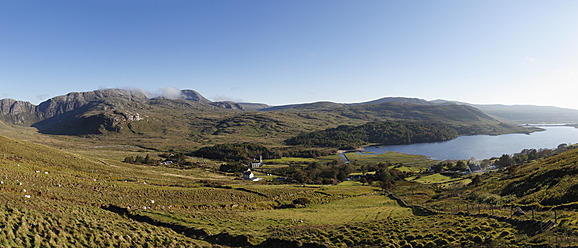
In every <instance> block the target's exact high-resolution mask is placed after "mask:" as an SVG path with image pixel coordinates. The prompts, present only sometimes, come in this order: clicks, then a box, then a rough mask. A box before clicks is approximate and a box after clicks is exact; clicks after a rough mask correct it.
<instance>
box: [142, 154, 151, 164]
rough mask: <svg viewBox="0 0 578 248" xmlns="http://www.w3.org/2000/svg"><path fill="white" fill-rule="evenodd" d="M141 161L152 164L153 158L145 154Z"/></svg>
mask: <svg viewBox="0 0 578 248" xmlns="http://www.w3.org/2000/svg"><path fill="white" fill-rule="evenodd" d="M143 162H144V164H152V163H153V160H152V159H151V156H150V155H148V154H147V155H146V157H145V158H144V161H143Z"/></svg>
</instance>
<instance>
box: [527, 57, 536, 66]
mask: <svg viewBox="0 0 578 248" xmlns="http://www.w3.org/2000/svg"><path fill="white" fill-rule="evenodd" d="M526 61H528V62H530V63H532V64H534V63H536V58H533V57H530V56H526Z"/></svg>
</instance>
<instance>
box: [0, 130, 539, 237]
mask: <svg viewBox="0 0 578 248" xmlns="http://www.w3.org/2000/svg"><path fill="white" fill-rule="evenodd" d="M126 154H146V150H143V149H142V148H138V147H114V146H110V147H93V148H88V147H85V148H72V149H71V148H52V147H48V146H44V145H38V144H33V143H29V142H25V141H21V140H15V139H11V138H6V137H3V136H0V175H2V176H3V178H2V184H0V199H1V200H2V202H3V205H2V206H0V221H1V223H2V225H3V226H2V227H0V228H2V230H1V231H0V244H2V246H5V247H10V246H11V247H23V246H25V247H35V246H38V247H41V246H48V247H57V246H58V247H79V246H83V247H108V246H111V247H151V246H152V247H160V246H162V247H194V246H213V245H219V246H245V247H250V246H255V245H261V246H264V247H273V246H274V247H279V246H286V247H305V246H315V247H342V246H357V247H363V246H370V247H387V246H390V247H400V246H404V245H408V244H411V245H412V247H436V246H444V245H454V246H456V245H458V246H466V247H479V246H486V247H490V246H492V245H494V246H495V245H499V246H501V247H509V246H511V247H515V246H518V245H521V244H526V242H528V240H530V239H529V238H528V236H527V235H528V234H527V233H526V232H525V231H523V230H519V229H518V228H517V227H516V226H515V225H512V224H509V223H505V222H498V221H496V220H492V219H484V218H475V217H466V216H462V217H456V216H453V215H423V213H421V212H419V211H417V210H416V209H414V208H411V207H408V206H407V205H406V204H405V203H400V202H399V201H398V200H396V199H393V198H390V197H388V196H387V195H386V194H383V193H382V191H381V189H379V188H376V187H371V186H362V185H361V183H359V182H344V183H341V184H339V185H334V186H322V185H292V184H272V183H261V182H257V183H255V182H248V181H244V180H234V179H235V178H234V177H232V176H226V175H222V174H219V173H213V172H212V171H213V169H211V168H216V167H217V165H218V163H213V162H211V161H204V163H203V166H202V167H199V168H195V169H187V170H182V169H174V168H167V167H159V166H140V165H132V164H125V163H122V162H119V161H121V157H122V156H123V155H126ZM189 159H194V158H189ZM403 185H404V184H403V183H401V184H400V183H397V189H396V192H398V193H396V194H400V195H404V194H406V193H407V194H410V192H412V193H413V192H414V190H415V191H419V192H426V193H427V192H430V191H431V186H428V185H426V186H419V187H418V188H415V186H412V187H414V188H415V189H406V188H405V186H403ZM417 185H419V184H417ZM404 192H405V193H404ZM301 199H306V200H301ZM302 202H306V203H302ZM416 211H417V212H416ZM464 223H467V224H464ZM473 226H478V227H481V229H480V232H476V233H472V231H473V229H472V227H473ZM448 234H449V236H448ZM490 240H491V241H490Z"/></svg>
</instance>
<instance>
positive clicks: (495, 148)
mask: <svg viewBox="0 0 578 248" xmlns="http://www.w3.org/2000/svg"><path fill="white" fill-rule="evenodd" d="M540 128H544V129H546V131H541V132H534V133H531V134H504V135H498V136H489V135H475V136H461V137H458V138H456V139H453V140H449V141H444V142H436V143H421V144H412V145H396V146H377V147H375V146H370V147H366V148H365V150H366V151H368V152H375V153H383V152H384V151H394V152H403V153H410V154H419V155H425V156H428V157H431V158H433V159H439V160H446V159H452V160H453V159H456V160H457V159H469V158H471V157H474V158H476V159H485V158H491V157H500V156H502V154H514V153H518V152H520V151H522V150H523V149H530V148H534V149H540V148H548V149H553V148H556V147H557V146H558V145H559V144H562V143H565V144H576V143H578V128H574V127H566V126H547V127H542V126H541V127H540Z"/></svg>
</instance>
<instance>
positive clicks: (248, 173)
mask: <svg viewBox="0 0 578 248" xmlns="http://www.w3.org/2000/svg"><path fill="white" fill-rule="evenodd" d="M253 177H255V175H253V172H252V171H251V169H248V170H247V171H245V172H243V179H246V180H251V178H253Z"/></svg>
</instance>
